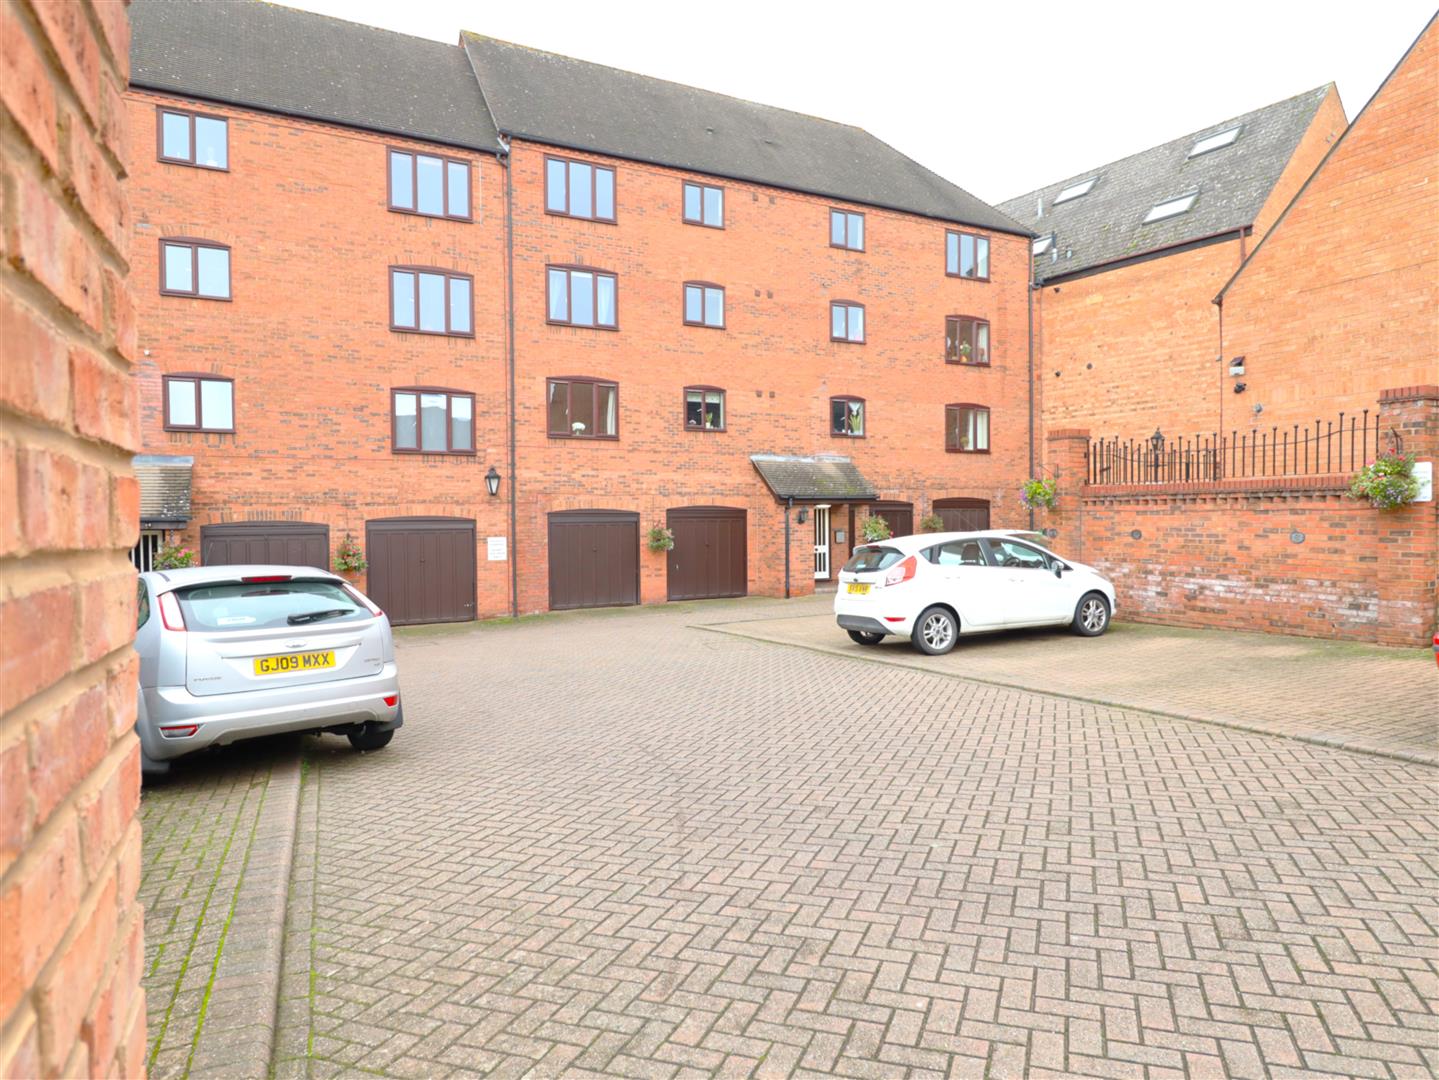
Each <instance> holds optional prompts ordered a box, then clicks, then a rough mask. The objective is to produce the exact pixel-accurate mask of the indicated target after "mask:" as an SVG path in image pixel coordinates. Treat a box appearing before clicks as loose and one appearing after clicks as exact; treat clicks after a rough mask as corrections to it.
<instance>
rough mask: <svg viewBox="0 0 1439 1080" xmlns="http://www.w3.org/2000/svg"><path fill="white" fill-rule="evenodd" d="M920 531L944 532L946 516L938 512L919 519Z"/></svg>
mask: <svg viewBox="0 0 1439 1080" xmlns="http://www.w3.org/2000/svg"><path fill="white" fill-rule="evenodd" d="M919 531H920V532H944V518H942V517H940V516H939V515H938V514H926V515H925V516H924V517H922V518H920V519H919Z"/></svg>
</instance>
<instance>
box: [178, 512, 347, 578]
mask: <svg viewBox="0 0 1439 1080" xmlns="http://www.w3.org/2000/svg"><path fill="white" fill-rule="evenodd" d="M239 563H271V564H274V565H278V566H315V567H319V568H320V569H321V570H328V569H329V568H330V527H329V526H328V525H316V524H314V523H312V522H307V521H230V522H225V523H223V524H220V525H202V526H200V564H201V565H202V566H235V565H237V564H239Z"/></svg>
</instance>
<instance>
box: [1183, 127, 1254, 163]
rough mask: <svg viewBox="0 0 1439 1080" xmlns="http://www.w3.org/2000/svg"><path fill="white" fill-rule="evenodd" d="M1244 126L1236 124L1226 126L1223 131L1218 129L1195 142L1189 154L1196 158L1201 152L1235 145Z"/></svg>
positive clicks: (1205, 152)
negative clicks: (1230, 126)
mask: <svg viewBox="0 0 1439 1080" xmlns="http://www.w3.org/2000/svg"><path fill="white" fill-rule="evenodd" d="M1243 126H1244V125H1242V124H1236V125H1235V126H1234V127H1232V128H1225V129H1224V130H1223V131H1216V132H1215V133H1214V134H1213V135H1206V136H1204V138H1202V139H1200V140H1199V141H1198V142H1196V143H1195V144H1194V147H1193V149H1191V150H1190V151H1189V156H1190V157H1192V158H1196V157H1198V156H1199V155H1200V154H1207V153H1209V151H1211V150H1222V149H1224V148H1225V147H1226V146H1233V145H1234V140H1235V139H1237V138H1239V132H1240V130H1241V129H1242V128H1243Z"/></svg>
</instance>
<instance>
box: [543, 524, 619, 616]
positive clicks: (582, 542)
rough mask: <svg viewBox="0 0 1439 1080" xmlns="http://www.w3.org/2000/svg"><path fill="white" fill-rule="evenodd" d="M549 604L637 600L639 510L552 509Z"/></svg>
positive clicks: (585, 604) (584, 604)
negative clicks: (637, 512) (553, 510)
mask: <svg viewBox="0 0 1439 1080" xmlns="http://www.w3.org/2000/svg"><path fill="white" fill-rule="evenodd" d="M549 540H550V545H549V546H550V608H551V610H553V611H563V610H567V609H569V608H591V607H613V606H616V605H620V604H638V603H639V602H640V516H639V514H636V513H634V512H632V511H629V510H557V511H555V512H553V513H552V514H550V516H549Z"/></svg>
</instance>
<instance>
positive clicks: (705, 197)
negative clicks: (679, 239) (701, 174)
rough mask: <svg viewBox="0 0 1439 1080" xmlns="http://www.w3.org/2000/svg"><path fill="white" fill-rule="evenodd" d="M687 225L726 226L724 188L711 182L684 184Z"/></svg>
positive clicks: (714, 227) (719, 227)
mask: <svg viewBox="0 0 1439 1080" xmlns="http://www.w3.org/2000/svg"><path fill="white" fill-rule="evenodd" d="M684 192H685V207H684V220H685V224H686V225H708V226H709V227H710V228H711V229H723V228H724V188H717V187H711V186H710V185H709V184H691V183H690V182H689V181H688V180H686V181H685V185H684Z"/></svg>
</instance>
